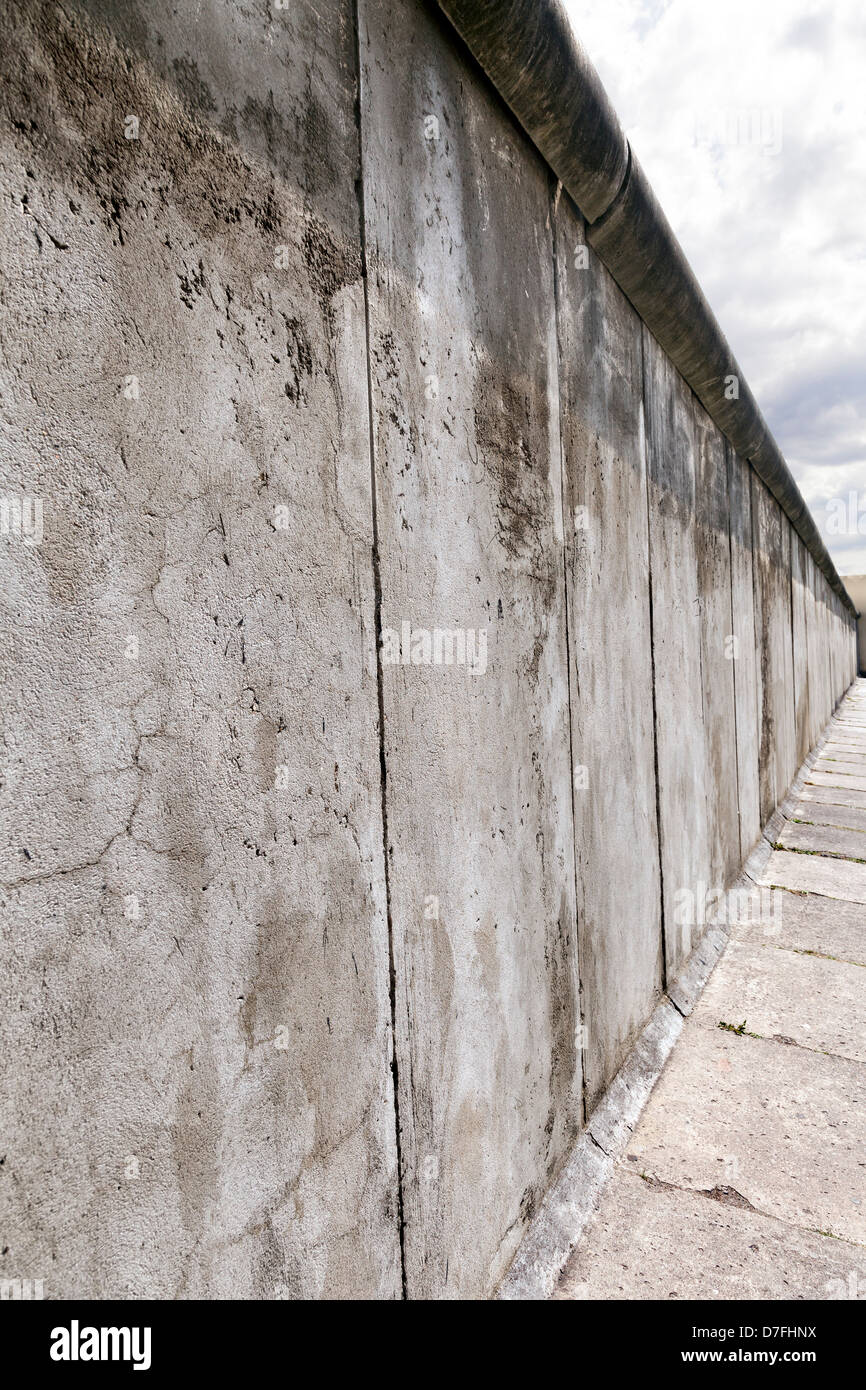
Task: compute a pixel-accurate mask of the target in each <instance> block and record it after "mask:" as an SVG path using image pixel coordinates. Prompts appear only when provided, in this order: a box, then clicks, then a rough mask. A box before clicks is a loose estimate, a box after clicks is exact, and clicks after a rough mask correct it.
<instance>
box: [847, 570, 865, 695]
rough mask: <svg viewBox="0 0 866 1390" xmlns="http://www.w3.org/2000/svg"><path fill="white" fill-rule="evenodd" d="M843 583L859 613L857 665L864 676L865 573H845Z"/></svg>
mask: <svg viewBox="0 0 866 1390" xmlns="http://www.w3.org/2000/svg"><path fill="white" fill-rule="evenodd" d="M843 583H844V585H845V588H846V589H847V590H848V593H849V594H850V596H851V602H852V603H853V604H854V607H855V608H856V609H857V612H858V613H859V614H860V617H859V619H858V620H857V666H858V671H859V674H860V675H861V676H866V617H864V614H866V574H846V575H844V576H843Z"/></svg>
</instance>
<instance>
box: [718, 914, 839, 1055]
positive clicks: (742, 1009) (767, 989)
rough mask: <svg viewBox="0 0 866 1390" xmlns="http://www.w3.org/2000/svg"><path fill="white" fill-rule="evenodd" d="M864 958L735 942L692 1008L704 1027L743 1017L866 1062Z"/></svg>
mask: <svg viewBox="0 0 866 1390" xmlns="http://www.w3.org/2000/svg"><path fill="white" fill-rule="evenodd" d="M863 971H864V967H863V966H862V965H852V964H850V963H849V962H848V961H839V960H824V959H821V958H820V957H816V956H807V955H803V954H800V953H798V952H796V951H789V950H784V949H780V948H778V947H775V946H772V945H766V944H755V943H752V942H747V941H731V942H730V943H729V944H728V948H727V950H726V951H725V955H724V958H723V959H722V961H721V962H720V963H719V965H718V967H717V968H716V970H715V971H714V972H713V974H712V975H711V976H710V979H709V982H708V984H707V987H706V989H705V990H704V992H703V994H702V995H701V998H700V999H699V1001H698V1003H697V1005H696V1006H695V1009H694V1013H693V1015H692V1017H693V1019H694V1021H695V1023H697V1024H699V1025H700V1026H701V1027H704V1028H718V1026H719V1024H720V1023H722V1022H725V1023H734V1024H735V1025H739V1024H740V1023H742V1022H743V1021H745V1023H746V1027H747V1029H748V1030H749V1032H751V1033H760V1034H761V1036H762V1037H765V1038H770V1039H779V1038H782V1039H786V1040H791V1041H793V1042H795V1043H797V1044H798V1045H799V1046H801V1047H809V1048H812V1049H813V1050H814V1051H818V1052H829V1053H833V1054H835V1055H836V1056H839V1057H848V1058H849V1059H850V1060H851V1061H858V1062H866V975H864V973H863Z"/></svg>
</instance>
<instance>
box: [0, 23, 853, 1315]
mask: <svg viewBox="0 0 866 1390" xmlns="http://www.w3.org/2000/svg"><path fill="white" fill-rule="evenodd" d="M0 62H2V67H3V76H4V81H3V84H2V89H0V112H2V115H3V117H4V119H3V122H2V136H0V156H2V163H0V232H2V237H3V244H4V272H5V274H4V278H3V280H2V284H0V308H2V313H0V348H2V359H3V369H2V377H0V486H2V488H3V490H4V491H3V492H2V493H0V498H2V500H3V502H4V503H5V502H6V501H8V499H7V498H6V490H7V489H8V490H9V492H11V493H12V495H13V496H14V497H16V498H17V497H19V496H20V495H21V494H23V495H24V496H26V497H30V498H33V497H36V498H39V499H42V500H43V501H44V536H43V538H42V540H41V543H39V544H36V545H29V544H28V543H26V541H23V540H22V539H21V538H20V537H18V536H16V535H14V534H4V535H3V536H2V537H0V548H2V561H3V564H4V576H3V579H4V582H3V585H2V586H0V587H2V592H0V657H2V662H3V666H4V672H5V686H4V709H3V727H2V746H0V754H2V760H0V772H2V790H3V800H2V805H0V849H2V852H3V856H4V863H3V870H2V874H0V879H2V884H3V887H2V901H0V906H2V926H0V970H2V972H3V979H4V986H5V990H6V993H7V994H8V996H9V998H10V999H11V1000H12V1003H11V1005H10V1006H7V1007H6V1008H5V1009H4V1010H3V1012H2V1014H0V1026H2V1036H3V1053H4V1057H5V1059H6V1061H7V1063H8V1066H7V1067H6V1068H5V1070H4V1086H3V1094H2V1097H0V1104H2V1114H0V1134H2V1143H0V1237H2V1238H0V1278H4V1277H6V1276H7V1275H8V1276H10V1277H13V1278H14V1277H23V1278H35V1279H40V1278H41V1279H43V1280H44V1284H45V1291H46V1296H47V1297H49V1298H73V1297H79V1296H94V1297H103V1298H108V1297H148V1298H185V1297H208V1298H224V1297H244V1298H256V1299H265V1298H295V1297H303V1298H314V1297H330V1298H340V1297H350V1296H355V1297H357V1296H364V1297H368V1298H391V1297H400V1296H401V1295H403V1294H404V1293H405V1294H406V1295H407V1296H409V1297H419V1296H420V1297H424V1296H427V1297H478V1296H481V1295H484V1294H486V1293H489V1292H490V1291H491V1290H492V1289H493V1288H494V1287H495V1286H496V1284H497V1282H498V1281H499V1280H500V1278H501V1277H502V1276H503V1275H504V1273H505V1271H506V1270H507V1269H508V1266H509V1264H510V1262H511V1261H512V1259H513V1257H514V1256H515V1253H516V1252H517V1251H518V1250H519V1248H520V1246H521V1242H522V1241H523V1239H524V1237H525V1236H526V1235H527V1233H528V1232H531V1230H532V1227H533V1223H534V1221H535V1219H536V1217H537V1216H538V1214H539V1212H540V1211H541V1210H542V1209H543V1207H544V1204H545V1201H546V1198H547V1195H548V1194H549V1193H550V1191H551V1187H552V1186H554V1187H555V1185H556V1183H557V1182H558V1179H559V1176H560V1174H561V1173H562V1172H564V1171H568V1166H569V1164H570V1162H571V1157H572V1155H573V1152H574V1148H575V1143H577V1144H578V1145H579V1144H580V1142H581V1136H583V1137H585V1139H586V1145H587V1147H588V1148H591V1149H592V1160H591V1161H592V1163H594V1164H596V1165H598V1164H602V1165H604V1164H608V1163H611V1162H612V1159H611V1158H610V1155H611V1154H613V1153H614V1152H615V1143H616V1142H618V1137H619V1136H621V1135H622V1133H623V1132H624V1127H627V1121H628V1123H631V1122H633V1120H634V1118H635V1116H636V1113H637V1108H639V1107H638V1102H639V1101H641V1100H642V1099H643V1098H644V1096H645V1092H646V1090H647V1088H648V1086H649V1084H650V1083H649V1081H648V1079H647V1078H648V1077H649V1076H651V1075H654V1074H655V1072H654V1071H653V1068H657V1067H658V1066H660V1065H661V1062H662V1061H663V1059H664V1056H666V1054H667V1050H668V1049H669V1048H670V1047H671V1046H672V1045H673V1042H674V1041H675V1039H676V1036H677V1035H678V1032H679V1030H680V1029H681V1028H682V1026H683V1017H684V1015H686V1014H688V1012H689V1010H690V1009H691V1007H692V1004H693V1000H694V997H695V992H696V990H697V987H698V985H699V984H700V982H701V981H702V980H703V978H705V975H706V973H707V971H708V970H709V968H710V966H711V965H712V962H713V960H714V958H715V953H717V951H718V950H719V949H720V946H721V938H720V936H719V934H718V932H716V931H714V930H713V929H710V930H709V931H707V930H705V928H706V919H705V918H704V917H701V918H700V919H699V920H696V921H695V923H694V931H691V930H685V929H684V930H683V931H681V932H680V931H678V930H677V927H676V924H675V923H674V922H673V920H672V914H673V912H674V910H675V905H676V895H677V892H678V890H680V889H681V888H682V887H683V886H687V887H688V888H689V889H692V890H693V889H696V888H697V887H698V886H699V884H702V883H704V886H707V885H709V884H719V885H722V886H723V885H724V883H725V882H727V880H728V878H729V877H730V875H731V874H732V873H733V872H735V870H736V868H737V867H738V866H739V864H740V863H741V861H742V860H743V859H744V858H745V856H746V855H747V854H748V852H749V850H750V849H751V848H752V846H753V844H754V842H755V841H756V839H757V838H758V835H759V833H760V827H761V824H762V823H763V821H762V818H761V807H762V806H763V807H764V810H765V814H767V813H768V812H769V810H772V809H775V805H776V801H777V800H778V797H779V796H780V795H782V794H783V793H784V790H785V788H786V787H787V785H788V783H789V781H790V778H791V776H792V774H793V771H794V763H795V762H796V761H797V760H798V754H799V752H800V751H801V750H802V748H803V747H808V746H811V745H812V744H814V742H815V740H816V739H817V738H818V735H819V734H820V732H821V729H822V727H823V725H824V724H825V722H826V720H827V719H828V718H829V716H830V714H831V712H832V709H833V706H834V702H835V700H836V699H838V698H839V696H840V695H841V693H842V691H843V690H844V689H845V688H846V686H847V684H848V681H849V679H850V675H851V672H852V670H853V659H854V650H853V632H852V630H851V624H850V615H847V614H846V613H844V612H843V611H842V608H841V606H840V604H839V602H838V600H837V599H836V598H835V596H834V594H833V593H832V591H831V590H830V589H829V587H828V584H827V580H826V578H825V576H824V575H823V574H822V573H821V571H820V570H819V569H818V567H817V566H816V564H815V562H814V559H813V556H812V554H811V553H808V552H806V551H805V550H802V549H798V541H797V538H796V536H795V535H794V533H793V532H792V529H791V525H790V522H789V520H788V518H787V516H786V515H785V514H784V513H783V512H782V511H781V509H780V507H779V504H778V502H777V501H775V500H774V498H773V497H771V496H770V494H769V493H768V492H767V490H766V488H765V487H764V486H763V484H762V483H760V482H759V480H758V478H757V475H756V474H755V473H754V469H753V468H752V466H751V464H750V463H749V462H748V461H747V460H745V459H743V458H740V457H739V456H738V455H736V454H735V453H734V452H733V450H732V449H731V448H729V447H728V445H727V444H726V443H725V440H724V439H723V437H722V436H721V434H720V433H719V431H718V430H717V429H716V428H715V427H714V426H712V425H711V423H710V421H709V418H708V417H707V416H706V415H705V413H703V411H702V408H700V407H698V406H697V404H696V402H695V397H694V396H693V395H692V393H691V391H690V390H688V389H687V388H686V386H685V385H684V382H683V379H682V378H681V377H680V376H679V374H678V373H677V371H676V370H675V369H674V367H673V366H672V365H671V363H670V361H668V360H667V359H665V358H664V355H663V353H662V352H661V349H660V348H659V347H658V344H657V343H655V341H654V340H653V338H652V335H651V334H650V333H649V332H648V330H647V329H646V328H645V326H644V324H643V323H642V322H641V320H640V319H639V318H638V316H637V314H636V312H635V310H634V309H633V307H632V306H631V305H630V303H629V301H628V300H627V299H626V298H625V297H624V295H623V293H622V292H621V290H620V289H619V288H618V287H617V285H616V283H615V282H614V280H613V279H612V278H611V276H610V275H609V274H608V273H607V271H606V270H605V269H604V266H603V265H602V263H601V261H600V260H599V259H598V257H597V255H596V254H595V252H593V251H592V250H591V248H589V249H588V248H587V247H586V244H585V242H586V231H587V228H586V226H585V224H584V221H583V218H582V216H581V214H580V212H579V211H578V210H577V208H576V207H575V206H574V205H573V204H572V203H571V202H570V201H569V198H568V195H567V194H565V193H564V192H563V190H562V187H561V186H558V185H557V182H556V179H555V178H554V177H553V175H552V172H551V170H550V169H549V168H548V167H547V166H546V165H545V164H544V162H543V160H542V159H541V157H540V155H539V153H538V150H537V149H535V148H534V147H533V146H532V144H531V142H530V141H529V139H528V138H527V136H526V134H525V132H523V131H522V130H521V128H520V127H519V126H518V125H517V124H516V123H515V122H514V120H513V118H512V116H511V115H510V114H509V112H508V110H507V109H506V108H505V107H504V106H503V103H502V101H501V100H500V98H499V97H498V96H497V94H496V92H495V90H494V89H493V88H492V87H491V86H490V84H489V83H487V82H486V80H485V79H484V77H483V75H482V74H481V73H480V72H479V70H478V68H477V65H475V64H474V63H471V62H468V61H467V53H466V50H465V49H464V48H463V46H462V44H461V43H460V41H459V39H458V38H457V36H456V34H455V33H454V31H453V29H452V28H451V26H450V25H449V24H448V21H447V20H446V19H445V18H444V16H443V15H442V14H440V12H439V10H438V8H437V7H436V6H435V5H431V4H427V3H426V2H425V0H399V3H398V4H395V3H394V0H332V3H330V4H329V5H327V6H322V5H320V4H318V3H317V0H292V3H291V4H290V5H286V6H285V7H277V6H276V5H273V4H270V3H268V0H195V4H192V3H190V4H186V5H184V4H177V3H176V0H147V3H146V4H145V3H144V0H64V3H63V4H61V5H59V6H58V5H55V4H53V3H51V2H50V0H8V3H7V4H6V5H5V6H4V7H3V9H2V12H0ZM578 252H584V253H586V260H585V264H584V263H583V258H582V256H580V255H578ZM584 514H585V515H584ZM4 517H5V513H4ZM403 619H412V620H413V621H414V622H415V624H418V625H423V626H424V627H427V626H435V627H438V626H440V625H441V626H442V627H445V628H453V627H455V626H459V627H461V628H466V629H470V630H473V631H481V630H483V631H484V633H485V639H486V638H487V637H488V636H489V662H488V664H487V667H486V670H485V673H484V679H483V680H478V679H476V678H475V676H474V675H471V674H469V673H468V672H467V671H466V670H465V669H457V668H455V669H451V670H440V669H434V668H432V667H431V666H428V665H426V664H421V665H418V666H415V665H414V664H407V665H405V666H404V665H399V666H397V665H392V664H390V663H386V662H384V661H382V660H380V659H379V658H378V657H377V634H378V633H379V632H380V631H381V629H382V627H383V626H385V625H387V626H391V625H393V626H395V627H397V626H399V625H400V623H401V621H402V620H403ZM729 641H730V642H734V644H735V645H736V646H737V647H738V652H737V653H736V654H735V655H736V659H735V660H734V658H733V655H732V654H731V653H730V652H729V650H728V646H727V644H728V642H729ZM487 650H488V649H487V647H486V646H485V651H487ZM864 743H866V731H864V730H862V729H861V727H860V725H859V724H858V723H857V721H856V720H854V719H853V717H849V716H848V715H847V714H843V715H840V719H839V721H838V732H837V734H836V736H835V738H834V742H833V744H832V745H831V744H830V743H828V744H827V745H826V747H825V749H824V760H823V761H822V765H821V766H820V767H816V768H815V770H814V776H813V778H812V780H811V781H810V782H809V784H808V786H805V787H804V788H803V789H802V793H801V798H802V801H803V803H804V805H806V804H807V803H808V807H809V808H813V809H812V810H811V811H810V814H811V815H812V821H810V822H809V823H810V825H811V829H809V828H808V827H806V825H805V823H806V822H807V821H809V816H808V815H806V814H805V813H804V814H803V815H802V816H801V818H800V822H801V823H800V824H799V825H798V826H797V827H796V834H795V831H794V830H793V829H792V830H790V831H788V830H785V832H784V834H782V833H781V832H780V833H779V834H778V836H777V838H778V840H779V842H780V843H783V844H784V850H780V851H779V853H780V855H783V856H784V857H785V858H786V860H787V861H788V862H790V861H793V870H798V869H799V868H800V866H801V863H810V864H812V865H813V866H814V864H815V863H817V861H816V860H813V859H807V857H806V856H805V855H802V854H799V853H795V851H798V850H802V849H805V848H808V847H809V846H810V845H811V846H818V844H819V841H820V844H826V843H827V840H826V836H825V835H824V832H823V831H821V830H819V827H833V826H839V830H840V838H837V839H836V841H835V843H837V844H838V845H839V846H840V847H841V849H843V850H848V849H850V844H851V841H850V838H849V837H850V835H852V834H855V833H857V832H858V831H859V830H860V826H861V819H860V818H862V817H863V816H866V791H861V790H858V783H859V781H860V780H861V779H860V778H859V777H858V774H857V771H856V770H855V771H852V768H854V769H856V768H857V766H858V763H857V758H858V755H859V754H860V753H861V752H862V748H863V744H864ZM832 749H835V750H836V752H835V753H834V752H833V751H832ZM842 779H845V780H844V781H843V780H842ZM840 786H842V787H843V788H844V789H845V793H846V798H847V806H848V807H850V809H845V810H844V812H843V814H844V815H845V816H846V820H845V822H844V823H843V824H842V825H839V822H838V819H836V817H838V814H839V805H838V797H839V787H840ZM841 832H844V838H842V837H841ZM624 845H627V846H628V857H627V862H626V863H625V864H624V856H623V846H624ZM826 862H828V863H829V862H831V861H829V860H828V861H826ZM837 862H841V861H836V860H833V861H832V863H834V864H835V863H837ZM849 867H850V868H851V869H857V870H858V872H859V869H860V868H861V867H862V866H858V865H856V864H854V863H853V861H852V862H851V864H850V866H849ZM793 870H792V869H789V870H788V872H789V873H790V872H792V871H793ZM811 872H812V874H813V876H814V874H815V873H816V872H817V870H815V868H814V867H813V869H812V871H811ZM818 887H819V885H818V883H817V881H813V889H817V888H818ZM822 891H823V890H822ZM792 901H795V902H796V904H797V909H796V913H794V912H793V909H792V914H789V915H787V916H786V918H785V922H784V924H783V926H782V934H781V936H780V937H779V941H778V943H777V944H778V945H779V947H781V946H782V945H783V944H785V943H788V942H789V941H790V943H791V944H792V946H793V947H797V948H800V947H802V949H803V950H806V949H809V950H816V951H819V952H820V953H821V954H822V956H827V957H838V960H839V961H846V960H853V959H855V954H854V953H855V952H856V950H857V949H858V943H857V919H856V917H854V916H852V913H854V912H855V909H856V905H855V904H854V903H852V902H844V903H842V902H841V900H840V901H839V911H840V917H839V926H838V931H837V934H836V939H835V940H832V939H830V938H831V936H832V933H829V932H828V928H827V926H826V923H825V921H824V919H823V918H822V916H821V915H820V913H816V912H815V911H813V909H812V904H813V903H814V902H823V901H824V899H823V898H819V897H818V896H817V893H816V892H813V893H812V894H811V895H808V896H806V895H795V896H794V897H793V898H792ZM843 908H844V909H845V913H844V914H843V912H842V910H843ZM797 924H799V925H797ZM795 926H796V930H795ZM798 933H799V934H798ZM690 951H691V955H689V952H690ZM822 969H823V970H824V974H825V977H826V979H827V980H828V981H830V982H833V988H834V989H836V991H837V994H838V997H839V999H840V1000H843V999H847V998H848V997H849V995H848V993H847V992H846V990H847V985H846V983H845V979H844V978H843V977H842V976H841V975H840V973H839V970H838V968H837V965H836V963H835V962H834V961H833V960H825V961H824V962H823V964H822ZM789 973H790V974H791V978H794V976H795V975H796V966H795V965H794V964H791V965H790V969H789ZM803 1023H804V1025H805V1024H806V1023H808V1024H810V1026H811V1027H812V1028H813V1029H815V1030H816V1031H815V1034H814V1036H815V1038H816V1040H817V1041H818V1042H819V1043H820V1044H821V1045H822V1046H823V1045H827V1046H829V1045H830V1044H833V1045H835V1046H836V1047H838V1048H839V1050H840V1053H842V1054H843V1055H844V1056H845V1057H846V1058H847V1059H848V1065H852V1066H854V1065H856V1064H857V1063H856V1061H855V1060H853V1059H855V1058H856V1057H857V1056H859V1053H856V1051H855V1049H854V1047H853V1045H852V1040H851V1038H850V1037H849V1036H848V1034H847V1033H844V1032H843V1031H842V1030H837V1033H834V1034H831V1033H829V1032H827V1031H825V1032H824V1033H821V1034H820V1035H819V1032H818V1031H817V1024H818V1021H817V1020H815V1019H814V1018H812V1017H811V1015H809V1016H808V1017H806V1018H805V1019H804V1020H803ZM774 1026H775V1025H774ZM778 1029H779V1030H781V1031H782V1032H785V1033H788V1034H790V1035H791V1036H792V1037H798V1036H799V1034H798V1033H797V1029H796V1027H795V1022H794V1020H792V1019H790V1018H789V1017H787V1016H784V1017H781V1018H780V1019H779V1021H778ZM746 1041H748V1040H746ZM728 1042H729V1043H730V1045H731V1046H734V1045H737V1046H740V1045H741V1044H742V1043H743V1040H742V1039H736V1040H734V1039H728ZM768 1046H769V1044H768ZM816 1065H817V1064H816ZM715 1185H716V1186H718V1185H719V1184H718V1183H716V1184H715ZM566 1205H567V1204H566ZM578 1205H579V1203H578Z"/></svg>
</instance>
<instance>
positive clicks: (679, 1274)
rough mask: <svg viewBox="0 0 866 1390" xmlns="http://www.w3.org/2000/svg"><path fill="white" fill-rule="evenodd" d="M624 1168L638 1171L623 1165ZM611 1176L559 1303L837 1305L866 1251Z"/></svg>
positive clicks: (857, 1278)
mask: <svg viewBox="0 0 866 1390" xmlns="http://www.w3.org/2000/svg"><path fill="white" fill-rule="evenodd" d="M628 1166H629V1167H630V1168H634V1167H636V1166H637V1165H635V1164H629V1165H628ZM724 1186H725V1184H724V1183H723V1184H721V1186H720V1187H717V1189H716V1190H717V1191H718V1192H720V1193H721V1196H720V1197H719V1198H718V1199H716V1200H714V1199H713V1198H711V1197H709V1196H707V1195H704V1194H702V1193H695V1192H683V1191H681V1190H680V1189H679V1188H676V1187H665V1186H663V1185H662V1184H655V1183H650V1182H646V1181H645V1180H642V1179H641V1177H640V1175H639V1174H638V1173H636V1172H628V1171H626V1170H625V1169H618V1170H617V1172H616V1173H615V1175H614V1178H613V1181H612V1182H611V1184H610V1187H609V1188H608V1190H607V1192H606V1193H605V1196H604V1200H603V1202H602V1205H601V1208H600V1210H599V1212H598V1215H597V1217H596V1218H595V1220H594V1222H593V1224H592V1226H591V1227H590V1228H589V1229H588V1230H587V1232H586V1235H585V1237H584V1240H583V1241H582V1242H581V1244H580V1246H579V1247H578V1249H577V1250H576V1251H575V1253H574V1255H573V1256H572V1258H571V1260H570V1261H569V1263H568V1265H567V1266H566V1268H565V1270H564V1271H563V1275H562V1279H561V1282H560V1285H559V1288H558V1289H557V1291H556V1293H555V1295H554V1297H555V1298H556V1299H569V1300H575V1299H662V1298H664V1299H668V1298H678V1299H683V1298H699V1299H721V1298H736V1299H742V1298H754V1299H786V1300H792V1301H798V1300H800V1299H843V1298H848V1297H850V1296H851V1291H852V1290H854V1292H855V1295H856V1293H857V1291H859V1290H861V1289H862V1288H863V1286H864V1280H866V1250H864V1249H862V1248H861V1247H860V1246H857V1245H852V1244H850V1243H848V1242H847V1241H840V1240H833V1239H832V1238H831V1237H830V1236H823V1235H819V1234H818V1233H817V1232H814V1231H805V1230H799V1229H797V1228H796V1227H792V1226H790V1225H788V1224H787V1223H786V1222H784V1221H779V1220H777V1219H776V1218H774V1217H769V1216H762V1215H760V1213H758V1212H756V1211H750V1210H749V1208H748V1207H738V1206H735V1205H732V1204H731V1201H730V1200H727V1201H726V1200H724V1197H725V1194H724V1192H723V1188H724Z"/></svg>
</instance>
